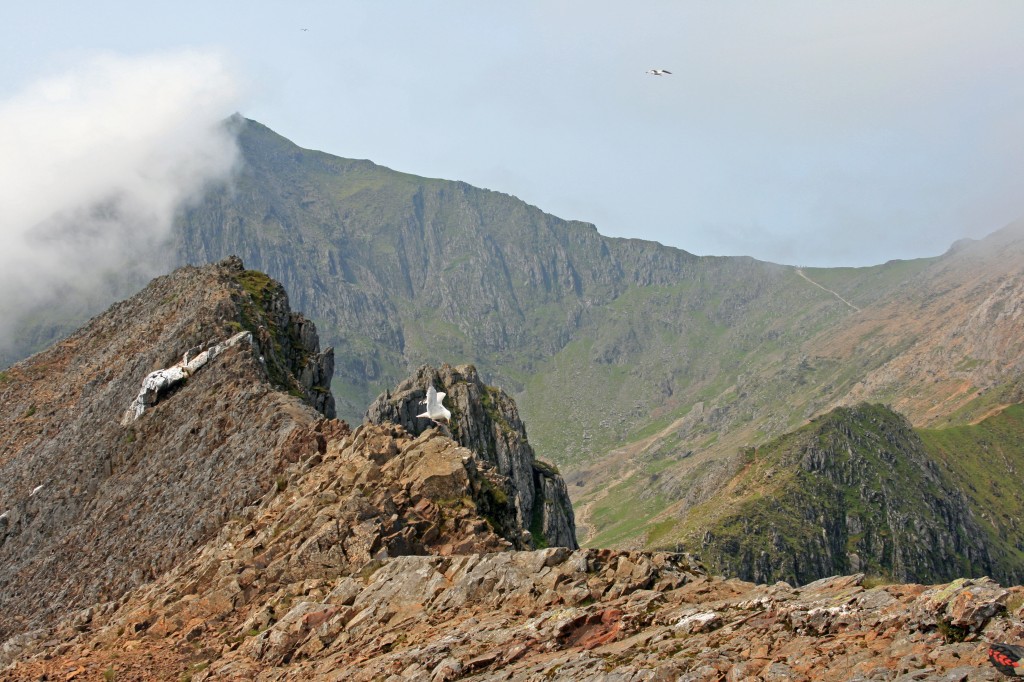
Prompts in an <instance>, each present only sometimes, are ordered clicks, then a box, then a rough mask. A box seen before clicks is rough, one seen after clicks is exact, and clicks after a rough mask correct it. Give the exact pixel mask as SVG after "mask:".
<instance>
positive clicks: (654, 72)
mask: <svg viewBox="0 0 1024 682" xmlns="http://www.w3.org/2000/svg"><path fill="white" fill-rule="evenodd" d="M644 73H649V74H651V75H652V76H671V75H672V72H671V71H667V70H665V69H650V70H648V71H644Z"/></svg>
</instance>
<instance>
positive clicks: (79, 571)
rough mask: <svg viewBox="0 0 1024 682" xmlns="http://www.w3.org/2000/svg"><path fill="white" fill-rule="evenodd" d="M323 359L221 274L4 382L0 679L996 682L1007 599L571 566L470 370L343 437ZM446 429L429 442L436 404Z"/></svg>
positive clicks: (207, 272) (1010, 636)
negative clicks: (427, 398) (440, 395)
mask: <svg viewBox="0 0 1024 682" xmlns="http://www.w3.org/2000/svg"><path fill="white" fill-rule="evenodd" d="M332 361H333V359H332V353H331V351H330V349H327V350H325V351H321V350H320V348H319V341H318V337H317V334H316V330H315V327H314V325H313V324H312V323H311V322H309V321H308V320H306V319H305V318H304V317H303V316H302V315H300V314H298V313H294V312H292V311H291V310H290V308H289V306H288V300H287V296H286V295H285V293H284V290H283V289H282V288H281V286H280V285H279V284H277V283H276V282H274V281H273V280H271V279H269V278H268V277H266V276H265V275H263V274H262V273H259V272H255V271H250V270H245V268H244V266H243V265H242V263H241V261H239V260H238V259H228V260H225V261H223V262H221V263H218V264H215V265H211V266H205V267H202V268H184V269H181V270H178V271H176V272H174V273H173V274H171V275H169V276H167V277H162V278H159V279H157V280H154V282H153V283H152V284H150V286H149V287H147V288H146V289H145V290H144V291H142V292H141V293H140V294H138V295H137V296H135V297H133V298H132V299H130V300H128V301H125V302H123V303H120V304H118V305H116V306H114V307H113V308H111V309H110V310H109V311H108V312H106V313H104V314H103V315H100V316H99V317H97V318H95V319H94V320H92V321H91V322H90V323H89V324H88V325H87V326H86V327H85V328H83V329H82V330H80V331H79V332H78V333H76V334H74V335H72V336H71V337H70V338H69V339H67V340H66V341H64V342H62V343H61V344H59V345H57V346H54V347H53V348H51V349H49V350H47V351H45V352H43V353H40V354H38V355H35V356H33V357H31V358H29V359H27V360H25V361H23V362H21V363H19V364H16V365H14V366H12V367H11V368H10V369H9V370H8V371H6V372H4V373H3V374H2V375H0V407H2V410H0V419H2V420H3V428H2V430H0V434H2V435H0V474H2V476H3V478H2V479H0V480H3V481H4V485H3V487H2V488H0V605H2V607H3V608H2V609H0V678H2V679H4V680H12V681H22V680H24V681H27V680H33V681H37V680H179V681H182V680H190V681H192V682H199V681H201V680H314V681H315V680H394V681H396V682H397V681H399V680H432V681H438V682H440V681H442V680H458V679H473V680H538V681H539V680H554V679H558V680H607V681H611V680H616V681H620V680H621V681H627V680H629V681H633V680H693V681H697V680H723V681H724V680H848V681H854V680H944V681H950V682H951V681H954V680H955V681H963V680H995V679H999V678H998V676H997V675H998V673H997V672H996V671H995V669H994V668H992V667H991V666H989V665H988V663H987V661H986V659H985V649H986V647H985V642H987V641H1010V642H1019V641H1022V640H1024V620H1022V619H1024V610H1022V604H1024V588H1021V587H1011V588H1003V587H1001V586H1000V585H998V584H996V583H995V582H993V581H992V580H990V579H987V578H977V579H960V580H956V581H953V582H951V583H948V584H942V585H916V584H878V581H877V580H871V579H866V578H865V577H864V575H863V574H855V575H850V576H836V577H829V578H825V579H822V580H818V581H815V582H812V583H810V584H807V585H804V586H793V585H791V584H789V583H785V582H775V583H772V584H755V583H751V582H744V581H741V580H737V579H726V578H723V577H720V576H715V575H712V574H710V573H709V572H708V571H707V570H706V569H705V568H704V566H703V565H702V564H701V562H700V561H699V560H698V559H697V558H696V557H694V556H692V555H688V554H682V553H669V552H640V551H620V550H602V549H577V548H576V543H575V538H574V537H573V533H574V527H573V516H572V512H571V508H569V507H568V506H567V503H566V501H565V496H564V495H565V483H564V481H563V480H562V478H561V476H560V475H559V474H558V472H557V470H555V469H554V468H553V467H550V466H549V465H546V464H544V463H542V462H540V461H539V460H537V459H536V457H535V456H534V453H533V450H532V448H531V447H530V446H529V443H528V442H527V440H526V431H525V428H524V427H523V424H522V422H521V420H520V419H519V417H518V412H517V409H516V406H515V403H514V402H513V401H512V400H511V399H510V398H509V397H508V396H507V395H506V394H504V393H503V392H502V391H500V390H499V389H497V388H494V387H490V386H486V385H485V384H484V383H483V382H482V381H481V380H480V378H479V376H478V375H477V373H476V370H475V369H474V368H473V367H472V366H460V367H450V366H442V367H441V368H440V369H435V368H431V367H422V368H421V369H420V370H419V371H418V372H416V374H415V375H414V376H412V377H410V378H409V379H407V380H405V381H403V382H402V383H400V384H399V385H398V386H397V387H396V388H395V389H393V390H392V391H388V392H386V393H385V394H383V395H382V396H380V398H378V399H377V400H376V401H375V402H374V403H373V404H372V405H371V406H370V407H369V408H368V410H367V419H366V420H365V422H364V423H362V424H360V425H358V426H357V427H356V428H354V429H353V428H351V427H350V426H349V425H348V424H346V423H344V422H342V421H339V420H337V419H335V418H332V410H333V397H332V396H331V394H330V390H329V388H328V386H327V380H329V377H330V369H331V365H332ZM429 386H434V388H435V389H437V390H439V391H442V392H444V393H446V394H447V395H446V396H445V398H444V404H445V405H446V407H447V408H448V409H449V410H450V411H451V413H452V417H451V419H450V420H449V423H447V424H444V423H441V424H437V423H434V422H432V421H431V420H427V419H423V418H419V417H417V415H418V414H420V413H421V411H422V409H423V408H422V404H421V402H422V398H423V395H424V394H425V392H426V389H427V387H429Z"/></svg>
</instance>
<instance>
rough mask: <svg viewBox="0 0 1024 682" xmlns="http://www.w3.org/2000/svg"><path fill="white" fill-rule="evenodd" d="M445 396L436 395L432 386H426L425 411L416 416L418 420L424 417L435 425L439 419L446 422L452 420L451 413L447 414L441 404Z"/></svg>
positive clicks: (446, 410)
mask: <svg viewBox="0 0 1024 682" xmlns="http://www.w3.org/2000/svg"><path fill="white" fill-rule="evenodd" d="M445 395H446V394H445V393H438V392H437V390H436V389H435V388H434V386H433V385H430V386H427V411H426V412H424V413H423V414H418V415H416V416H417V417H419V418H423V417H426V418H427V419H430V420H431V421H433V422H434V423H435V424H437V423H438V420H440V419H443V420H444V421H445V422H448V421H449V420H450V419H451V418H452V413H451V412H449V411H448V408H447V407H445V406H444V404H443V403H442V402H441V401H442V400H444V397H445Z"/></svg>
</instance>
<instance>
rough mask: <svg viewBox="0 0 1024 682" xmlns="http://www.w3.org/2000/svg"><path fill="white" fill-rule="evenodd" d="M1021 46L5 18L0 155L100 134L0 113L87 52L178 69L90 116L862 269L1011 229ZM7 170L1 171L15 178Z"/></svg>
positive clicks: (16, 13) (729, 19) (447, 21)
mask: <svg viewBox="0 0 1024 682" xmlns="http://www.w3.org/2000/svg"><path fill="white" fill-rule="evenodd" d="M303 28H305V29H308V30H307V31H303V30H301V29H303ZM1022 29H1024V2H1019V1H1018V0H1010V1H1007V2H985V1H983V0H982V1H971V2H965V1H958V2H941V1H938V0H926V1H921V2H910V1H897V2H893V1H891V0H890V1H886V2H867V1H863V0H858V1H857V2H818V1H817V0H814V1H811V0H808V1H806V2H731V3H730V2H709V1H706V0H702V1H700V2H662V3H654V2H649V3H643V2H632V3H622V2H600V1H594V0H586V1H579V2H558V1H556V0H548V1H544V2H516V3H493V2H479V0H474V1H472V2H470V1H466V2H421V1H417V2H397V1H392V2H370V1H368V0H367V1H365V2H343V1H337V0H332V1H329V2H328V1H323V2H314V1H306V2H302V1H293V2H288V3H284V2H273V3H272V2H260V1H259V0H247V1H246V2H232V1H227V0H217V1H216V2H210V1H204V2H198V1H193V0H177V1H176V2H173V3H171V2H159V3H138V2H127V1H114V0H90V2H78V3H70V2H56V1H52V0H51V1H47V0H36V1H35V2H32V3H27V2H24V3H15V2H8V3H3V7H2V9H0V43H2V44H3V45H4V58H3V60H0V125H5V124H6V125H11V121H12V120H14V121H15V125H19V126H21V127H19V128H16V129H15V130H7V131H6V132H7V133H8V136H7V137H6V138H0V144H4V140H8V142H7V144H12V143H11V142H10V140H12V139H14V138H18V140H19V143H18V144H19V145H25V144H28V143H31V142H33V141H34V140H35V139H36V138H37V137H39V139H40V140H42V139H43V138H45V139H46V140H48V141H47V142H44V143H40V144H39V147H38V149H39V153H40V154H49V153H50V152H51V147H52V146H53V145H54V144H55V142H54V140H57V141H59V140H61V139H67V138H68V137H69V136H71V137H73V136H74V134H82V135H97V136H99V135H102V133H97V132H96V131H95V128H94V127H84V128H83V129H81V130H78V131H77V133H76V129H75V127H74V126H73V125H72V123H70V121H73V120H74V119H75V116H76V113H75V112H76V111H77V109H76V108H77V107H80V106H81V104H80V102H79V101H78V100H75V99H74V98H69V99H68V101H67V103H66V104H67V109H68V111H67V114H68V116H66V117H61V116H59V115H57V113H56V112H57V110H58V109H59V108H60V106H62V100H61V98H60V97H57V98H51V101H50V105H52V109H53V110H52V111H50V113H49V114H48V115H47V117H44V119H43V120H42V121H41V122H40V125H38V126H33V125H32V123H26V122H25V120H24V119H22V120H21V122H20V123H19V122H18V119H16V118H15V119H11V118H10V117H8V118H3V117H2V113H3V111H4V109H5V108H6V109H7V110H10V109H11V107H12V105H11V102H15V103H17V102H23V101H24V100H25V97H26V94H25V93H27V92H34V91H38V88H39V85H38V84H39V82H40V80H41V79H45V78H49V79H50V80H49V81H46V82H50V83H52V82H53V79H54V78H55V77H61V76H62V74H67V73H69V72H70V73H80V72H81V71H82V69H83V68H87V69H88V68H94V65H95V63H96V58H97V57H96V56H97V53H102V54H103V55H105V57H103V59H107V60H113V63H116V64H119V65H120V67H119V68H123V69H124V70H125V71H126V72H128V73H129V76H126V77H130V78H133V79H136V80H138V78H139V75H140V74H139V71H138V70H137V69H133V67H132V65H133V64H135V65H142V68H143V69H145V68H146V65H147V64H148V65H150V66H152V65H160V64H164V65H167V64H174V63H185V62H187V60H188V59H193V60H194V59H197V57H196V55H197V54H198V55H201V57H199V59H200V60H201V61H202V63H203V64H204V66H202V67H201V68H197V69H193V70H192V73H191V80H189V79H188V78H186V79H185V80H186V81H189V82H187V83H184V84H182V83H181V82H179V81H178V80H173V79H172V80H173V82H170V83H167V87H168V90H173V92H168V93H161V94H154V90H153V88H152V87H151V85H152V83H149V84H146V83H141V84H140V83H136V84H135V86H131V84H129V86H128V87H129V88H130V87H135V90H134V91H135V92H136V95H135V100H134V101H133V100H132V95H131V94H130V92H131V90H129V91H126V92H128V93H129V94H127V95H124V96H123V98H122V99H121V100H116V101H115V102H114V103H113V105H112V106H119V104H118V103H120V105H123V107H124V110H125V111H127V112H131V113H132V114H133V115H135V116H139V117H143V118H145V117H146V116H148V115H149V114H148V107H150V106H151V105H153V104H154V100H155V99H156V100H159V99H161V98H162V97H164V96H165V95H166V97H168V98H173V97H175V96H179V97H180V96H192V97H201V98H202V100H203V101H202V102H198V101H197V102H196V104H195V106H194V108H193V110H192V112H191V113H190V114H189V115H188V116H190V117H191V118H193V119H198V118H199V117H210V116H212V115H213V112H212V111H211V109H213V110H216V113H217V115H218V116H220V115H223V116H227V115H229V114H231V113H232V111H233V110H235V109H237V110H238V111H241V112H242V113H243V114H244V115H246V116H248V117H250V118H254V119H256V120H258V121H260V122H262V123H264V124H266V125H268V126H270V127H271V128H272V129H274V130H276V131H277V132H279V133H281V134H282V135H284V136H286V137H288V138H290V139H292V140H294V141H295V142H297V143H298V144H300V145H302V146H304V147H310V148H314V149H322V150H324V151H327V152H330V153H333V154H337V155H339V156H346V157H355V158H368V159H371V160H373V161H376V162H377V163H381V164H383V165H386V166H389V167H392V168H395V169H397V170H401V171H405V172H410V173H415V174H419V175H424V176H430V177H442V178H449V179H456V180H464V181H466V182H469V183H471V184H474V185H477V186H481V187H487V188H490V189H495V190H499V191H503V192H507V193H510V194H514V195H516V196H518V197H520V198H522V199H524V200H525V201H528V202H529V203H532V204H535V205H537V206H539V207H540V208H542V209H543V210H545V211H548V212H550V213H553V214H555V215H558V216H560V217H563V218H570V219H578V220H585V221H589V222H593V223H594V224H596V225H597V227H598V229H599V230H600V231H601V232H602V233H603V234H607V235H613V236H628V237H641V238H645V239H653V240H657V241H660V242H662V243H665V244H670V245H673V246H678V247H681V248H684V249H686V250H688V251H692V252H694V253H698V254H718V255H741V254H742V255H752V256H755V257H757V258H761V259H764V260H771V261H776V262H782V263H790V264H805V265H864V264H873V263H878V262H882V261H885V260H888V259H891V258H909V257H916V256H926V255H935V254H938V253H941V252H943V251H944V250H945V249H946V248H947V247H948V246H949V245H950V243H951V242H953V241H954V240H956V239H958V238H960V237H966V236H973V237H980V236H983V235H984V234H987V233H989V232H991V231H993V230H995V229H998V228H1000V227H1002V226H1003V225H1005V224H1006V223H1008V222H1010V221H1012V220H1015V219H1017V218H1020V217H1022V216H1024V191H1021V189H1022V182H1024V40H1022V39H1021V36H1022ZM182 60H185V62H182ZM101 61H102V60H101ZM83 65H85V66H84V67H83ZM653 67H661V68H665V69H669V70H670V71H672V72H673V75H672V76H665V77H660V78H658V77H652V76H648V75H645V74H644V71H645V70H647V69H650V68H653ZM167 68H172V67H169V66H168V67H167ZM172 70H173V69H172ZM151 74H152V81H154V82H156V83H160V84H163V81H162V80H161V79H162V78H165V77H166V74H165V73H164V72H161V70H160V69H159V68H156V67H153V69H152V71H151ZM226 74H227V75H226ZM175 78H176V77H175ZM204 79H211V80H209V82H205V81H204ZM108 85H109V84H108ZM136 86H137V87H136ZM83 87H85V86H83ZM110 87H113V86H110ZM211 87H212V88H216V90H217V94H211V93H210V91H209V89H210V88H211ZM33 88H35V90H33ZM204 88H205V89H204ZM157 91H158V92H159V91H160V89H159V88H158V89H157ZM211 104H212V105H216V106H211ZM221 108H223V109H224V110H223V111H221V110H220V109H221ZM48 111H49V110H48ZM188 116H186V118H188ZM118 125H119V126H121V127H122V128H131V127H132V125H133V124H132V123H131V122H129V121H120V122H119V123H118ZM54 126H59V127H62V128H61V131H60V134H59V135H57V136H56V137H54V136H53V135H52V133H54V129H53V128H54ZM179 128H180V126H179V127H178V128H175V127H174V126H170V128H169V129H173V130H179ZM114 132H116V131H114ZM107 134H112V133H111V131H109V130H108V131H107ZM48 135H49V136H48ZM96 139H97V140H99V141H100V142H101V144H100V146H101V147H111V146H117V145H118V144H120V143H119V141H118V140H119V137H118V136H117V135H112V136H111V137H109V138H102V137H97V138H96ZM174 139H175V140H176V141H174V142H173V143H172V144H174V145H180V144H181V143H182V142H181V138H180V136H179V137H178V138H174ZM8 151H9V150H8V149H0V170H2V165H3V164H4V163H5V162H6V163H8V166H9V168H8V171H9V172H15V173H17V172H18V169H16V168H15V169H13V170H12V168H11V167H10V166H11V164H10V161H9V160H8V159H9V158H11V157H10V154H8ZM56 158H57V159H58V162H59V159H60V156H59V154H57V156H56ZM98 158H102V156H100V157H98ZM0 175H2V173H0ZM68 189H70V188H68ZM53 191H54V192H60V191H62V190H61V189H54V190H53ZM29 193H30V194H31V192H29ZM5 239H7V237H6V236H5ZM5 248H6V245H5Z"/></svg>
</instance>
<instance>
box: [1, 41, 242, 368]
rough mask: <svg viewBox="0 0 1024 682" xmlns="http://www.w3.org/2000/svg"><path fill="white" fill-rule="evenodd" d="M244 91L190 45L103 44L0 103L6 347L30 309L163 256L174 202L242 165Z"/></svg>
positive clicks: (155, 264)
mask: <svg viewBox="0 0 1024 682" xmlns="http://www.w3.org/2000/svg"><path fill="white" fill-rule="evenodd" d="M238 95H239V91H238V86H237V83H236V79H235V77H234V76H233V75H232V73H231V71H230V69H229V68H228V67H227V64H226V62H225V60H224V58H223V57H222V56H221V55H220V54H218V53H215V52H209V51H196V50H189V51H180V52H174V53H164V54H158V55H148V56H142V57H122V56H115V55H98V56H93V57H91V58H89V59H87V60H85V61H82V62H81V63H80V64H79V65H78V66H77V67H75V68H74V69H72V70H69V71H67V72H65V73H61V74H57V75H53V76H50V77H47V78H46V79H44V80H41V81H39V82H37V83H35V84H33V85H31V86H30V87H28V88H26V89H25V90H24V91H22V92H21V93H19V94H17V95H15V96H14V97H12V98H10V99H8V100H6V101H2V102H0V149H3V150H4V153H3V156H2V157H0V241H2V244H3V248H2V249H0V359H2V354H3V351H4V350H5V349H6V350H8V351H9V349H10V347H11V345H12V344H13V343H15V339H14V333H15V330H21V331H24V325H25V323H26V319H27V318H29V317H31V318H33V319H36V320H38V319H39V317H40V316H42V317H44V318H45V317H47V316H48V315H49V316H52V317H55V318H56V317H59V316H60V315H61V314H62V313H61V312H60V308H61V306H62V305H63V306H65V307H67V306H68V305H79V306H81V305H88V304H89V302H96V301H97V299H102V298H104V296H105V293H104V292H106V291H110V290H111V288H112V287H115V286H116V283H118V282H124V281H126V280H130V279H134V278H142V277H147V276H151V275H153V274H156V273H157V272H158V270H159V269H161V268H162V267H163V266H164V264H165V263H166V262H167V261H168V259H167V258H165V257H163V256H162V255H161V254H160V252H159V251H160V247H161V244H162V243H164V242H165V241H166V238H167V237H168V235H169V234H170V230H171V226H172V224H173V221H174V217H175V215H176V213H177V211H179V210H180V209H181V208H182V207H184V206H186V205H187V204H188V202H190V201H192V200H194V199H196V198H198V196H199V195H200V194H201V192H202V190H203V189H204V188H205V187H207V186H208V185H209V184H210V183H213V182H222V181H225V180H227V179H228V178H229V177H230V174H231V172H232V169H233V168H234V166H235V163H236V161H237V158H238V150H237V147H236V144H235V140H234V137H233V135H232V134H231V133H230V132H229V130H228V129H227V127H226V126H224V124H223V121H224V119H225V117H226V115H227V114H228V113H230V112H231V111H233V110H234V108H235V107H236V104H237V99H238ZM105 302H109V301H105ZM21 342H24V339H22V340H21Z"/></svg>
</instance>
